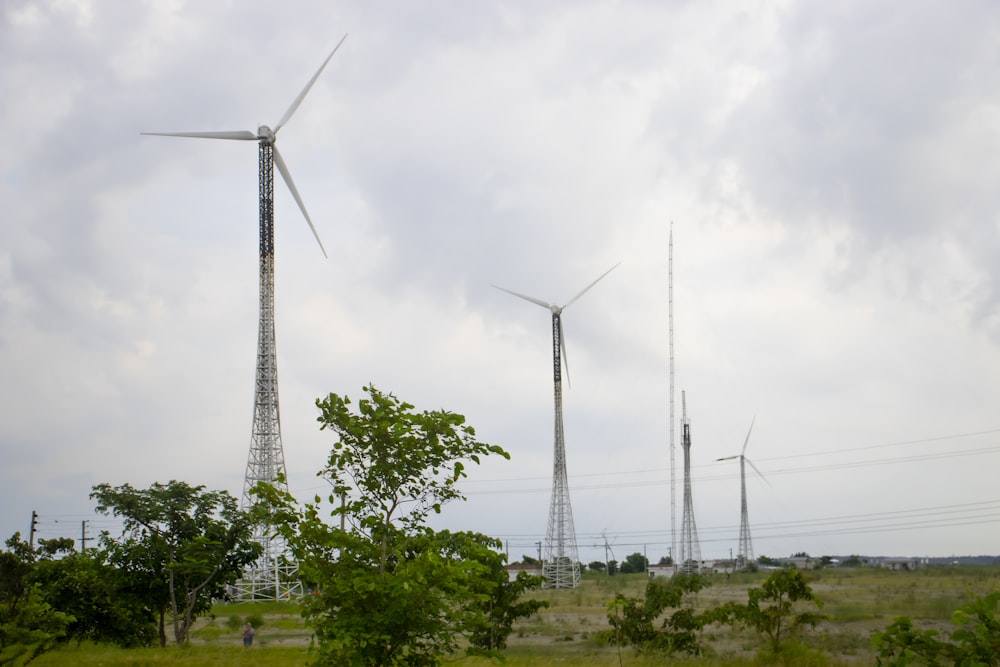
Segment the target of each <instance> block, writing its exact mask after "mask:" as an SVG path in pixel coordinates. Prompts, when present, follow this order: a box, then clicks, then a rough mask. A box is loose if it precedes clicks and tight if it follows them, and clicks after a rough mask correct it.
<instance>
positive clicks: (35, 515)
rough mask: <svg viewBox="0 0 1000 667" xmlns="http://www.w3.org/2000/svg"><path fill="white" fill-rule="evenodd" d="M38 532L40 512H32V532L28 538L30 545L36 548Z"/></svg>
mask: <svg viewBox="0 0 1000 667" xmlns="http://www.w3.org/2000/svg"><path fill="white" fill-rule="evenodd" d="M36 530H38V512H36V511H35V510H31V532H30V533H29V537H28V545H29V546H30V547H31V548H32V549H34V548H35V531H36Z"/></svg>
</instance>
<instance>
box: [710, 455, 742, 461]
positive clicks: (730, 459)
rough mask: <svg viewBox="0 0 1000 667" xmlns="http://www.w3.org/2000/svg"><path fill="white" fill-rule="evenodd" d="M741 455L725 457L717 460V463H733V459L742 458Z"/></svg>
mask: <svg viewBox="0 0 1000 667" xmlns="http://www.w3.org/2000/svg"><path fill="white" fill-rule="evenodd" d="M740 456H741V455H740V454H733V455H732V456H723V457H722V458H721V459H715V460H716V461H732V460H733V459H738V458H740Z"/></svg>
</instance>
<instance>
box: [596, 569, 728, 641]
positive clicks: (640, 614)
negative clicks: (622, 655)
mask: <svg viewBox="0 0 1000 667" xmlns="http://www.w3.org/2000/svg"><path fill="white" fill-rule="evenodd" d="M623 569H624V568H623ZM708 586H709V583H708V580H707V579H706V578H705V577H703V576H701V575H698V574H676V575H674V576H673V577H671V578H669V579H652V580H651V581H650V582H649V583H648V584H646V595H645V599H642V600H640V599H638V598H628V597H625V596H624V595H622V594H618V595H616V596H615V598H614V600H612V601H611V602H610V603H608V623H610V624H611V627H612V628H613V632H612V634H611V636H610V640H611V642H612V643H615V644H617V645H619V646H623V645H631V646H633V647H635V648H636V649H637V650H639V651H661V652H665V653H677V652H680V653H687V654H689V655H700V654H701V653H702V647H701V644H699V643H698V633H699V632H700V631H701V629H702V628H703V627H704V626H705V624H706V623H708V622H711V621H712V620H714V619H715V615H714V613H713V612H703V613H697V612H696V611H695V610H694V607H693V601H692V596H693V594H695V593H697V592H698V591H700V590H702V589H703V588H707V587H708ZM667 609H675V610H676V611H674V613H672V614H670V615H669V616H666V617H665V618H663V620H662V621H661V622H660V623H659V626H657V620H658V619H660V618H661V616H662V615H663V612H664V611H666V610H667Z"/></svg>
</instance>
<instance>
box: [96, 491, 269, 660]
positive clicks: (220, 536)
mask: <svg viewBox="0 0 1000 667" xmlns="http://www.w3.org/2000/svg"><path fill="white" fill-rule="evenodd" d="M90 497H91V498H93V499H95V500H96V501H97V511H98V512H101V513H104V514H113V515H115V516H118V517H121V519H122V521H123V526H124V532H123V534H122V535H121V536H120V537H119V538H117V539H115V538H112V537H111V536H110V535H109V534H108V533H104V534H103V535H102V536H101V543H102V546H103V547H104V548H105V550H106V551H107V552H108V554H109V558H110V559H111V562H112V563H114V564H115V565H117V566H119V567H121V568H122V569H123V570H124V572H125V575H126V577H127V578H128V579H129V580H130V581H131V582H132V586H131V587H132V590H133V591H134V592H136V593H137V594H140V595H143V596H145V597H146V599H147V601H148V604H149V605H150V606H151V607H152V608H154V609H156V610H157V612H158V614H159V619H160V643H161V645H164V644H165V642H166V636H165V631H164V617H165V615H166V614H167V613H169V614H170V617H171V620H172V622H173V631H174V632H173V634H174V641H175V642H176V643H177V644H178V645H181V644H184V643H185V642H186V641H187V638H188V634H189V632H190V630H191V624H192V623H193V622H194V620H195V619H196V618H197V616H198V614H200V613H202V612H204V611H205V610H207V609H208V608H209V607H210V606H211V602H212V599H213V598H215V597H221V596H222V595H223V593H224V591H225V588H226V586H227V585H228V584H231V583H233V582H235V581H236V579H237V578H238V577H239V576H240V574H241V573H242V572H243V570H244V568H245V567H246V566H247V565H248V564H250V563H252V562H254V561H255V560H256V559H257V558H258V557H259V555H260V552H261V547H260V545H259V544H257V543H256V542H254V541H253V539H252V523H251V520H250V517H249V516H248V515H247V513H245V512H242V511H240V510H239V508H238V507H237V505H236V499H235V498H233V497H232V496H231V495H230V494H229V493H228V492H226V491H206V490H205V487H203V486H191V485H189V484H187V483H185V482H178V481H170V482H168V483H167V484H160V483H159V482H157V483H155V484H153V485H152V486H151V487H149V488H148V489H135V488H133V487H132V486H131V485H130V484H125V485H122V486H119V487H112V486H110V485H108V484H100V485H98V486H95V487H94V488H93V491H92V493H91V494H90ZM144 578H145V579H146V580H147V583H146V584H145V585H143V584H142V583H141V582H142V580H143V579H144Z"/></svg>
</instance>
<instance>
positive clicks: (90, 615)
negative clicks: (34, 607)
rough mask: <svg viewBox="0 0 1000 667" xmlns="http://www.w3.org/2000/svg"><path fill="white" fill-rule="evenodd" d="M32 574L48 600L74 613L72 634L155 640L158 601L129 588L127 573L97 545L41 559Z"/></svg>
mask: <svg viewBox="0 0 1000 667" xmlns="http://www.w3.org/2000/svg"><path fill="white" fill-rule="evenodd" d="M70 543H71V544H72V540H71V541H70ZM29 580H30V581H31V582H32V583H35V584H38V586H39V589H40V590H41V591H42V595H43V597H44V599H45V601H46V602H47V603H49V604H50V605H51V606H52V607H53V608H55V609H58V610H59V611H61V612H64V613H67V614H69V615H71V616H72V617H73V621H72V622H71V623H70V624H69V625H68V627H67V638H68V639H72V640H76V641H77V642H81V641H83V640H90V641H94V642H99V643H111V644H115V645H117V646H124V647H132V646H148V645H150V644H152V643H153V640H154V638H155V634H156V628H155V626H154V618H153V610H152V607H150V606H149V605H148V604H147V603H146V600H144V599H143V598H142V597H141V596H139V595H136V594H135V593H134V592H133V591H131V590H129V585H128V582H127V581H126V579H125V577H124V576H122V573H121V572H120V571H119V570H118V569H117V568H115V567H113V566H111V565H110V564H109V563H107V562H106V561H105V560H104V558H103V554H102V553H100V552H98V551H97V550H96V549H88V550H86V551H84V552H82V553H77V552H75V551H73V552H70V553H67V554H65V555H64V556H63V557H62V558H43V559H39V560H38V562H37V563H36V564H35V567H34V569H33V570H32V572H31V574H30V576H29Z"/></svg>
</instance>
